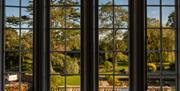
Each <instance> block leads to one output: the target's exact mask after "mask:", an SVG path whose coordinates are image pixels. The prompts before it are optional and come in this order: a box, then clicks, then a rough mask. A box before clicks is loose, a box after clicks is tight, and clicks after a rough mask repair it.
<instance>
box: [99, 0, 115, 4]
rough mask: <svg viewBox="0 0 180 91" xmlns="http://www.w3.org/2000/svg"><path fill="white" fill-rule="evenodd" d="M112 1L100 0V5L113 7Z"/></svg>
mask: <svg viewBox="0 0 180 91" xmlns="http://www.w3.org/2000/svg"><path fill="white" fill-rule="evenodd" d="M112 2H113V1H112V0H99V5H112Z"/></svg>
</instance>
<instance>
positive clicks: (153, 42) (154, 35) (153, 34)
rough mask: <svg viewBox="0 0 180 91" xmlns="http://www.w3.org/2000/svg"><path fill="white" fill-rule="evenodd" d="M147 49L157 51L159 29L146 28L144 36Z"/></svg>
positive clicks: (158, 46) (158, 47)
mask: <svg viewBox="0 0 180 91" xmlns="http://www.w3.org/2000/svg"><path fill="white" fill-rule="evenodd" d="M146 43H147V46H146V48H147V50H150V51H157V50H160V30H159V29H148V30H147V36H146Z"/></svg>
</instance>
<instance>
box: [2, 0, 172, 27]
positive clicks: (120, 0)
mask: <svg viewBox="0 0 180 91" xmlns="http://www.w3.org/2000/svg"><path fill="white" fill-rule="evenodd" d="M5 1H6V5H15V6H19V2H20V0H5ZM29 1H32V0H22V6H28V2H29ZM75 1H79V0H75ZM109 1H111V2H112V0H99V4H100V5H103V4H105V3H107V2H109ZM114 3H115V4H116V5H128V0H114ZM147 4H148V5H159V4H160V1H159V0H147ZM162 4H163V5H174V0H162ZM174 10H175V8H174V7H163V8H162V20H163V21H162V22H163V24H166V22H167V20H168V15H169V14H170V13H171V12H173V11H174ZM22 13H23V14H22V15H28V12H26V10H25V9H22ZM12 15H14V16H19V9H18V8H6V16H12ZM147 16H148V17H151V18H157V19H159V17H160V8H159V7H148V8H147Z"/></svg>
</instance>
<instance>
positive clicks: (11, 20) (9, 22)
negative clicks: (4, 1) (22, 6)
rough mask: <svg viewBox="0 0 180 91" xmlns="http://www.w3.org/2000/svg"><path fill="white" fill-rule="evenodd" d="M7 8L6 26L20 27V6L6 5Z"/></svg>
mask: <svg viewBox="0 0 180 91" xmlns="http://www.w3.org/2000/svg"><path fill="white" fill-rule="evenodd" d="M5 10H6V11H5V15H6V16H5V27H10V28H19V24H20V20H19V8H12V7H6V9H5ZM12 11H13V12H12Z"/></svg>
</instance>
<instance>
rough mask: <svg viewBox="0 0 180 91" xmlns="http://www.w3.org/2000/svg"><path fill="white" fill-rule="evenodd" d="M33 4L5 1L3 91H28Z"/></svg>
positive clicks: (30, 1) (21, 1) (16, 0)
mask: <svg viewBox="0 0 180 91" xmlns="http://www.w3.org/2000/svg"><path fill="white" fill-rule="evenodd" d="M32 6H33V1H32V0H13V1H12V0H5V17H4V18H5V22H4V24H5V25H4V49H3V50H4V57H5V58H4V60H3V61H4V73H3V74H4V82H5V85H4V86H5V90H7V91H12V90H19V91H24V90H32V85H33V61H32V60H33V58H32V55H33V53H32V52H33V50H32V48H33V25H32V23H33V9H32Z"/></svg>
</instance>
